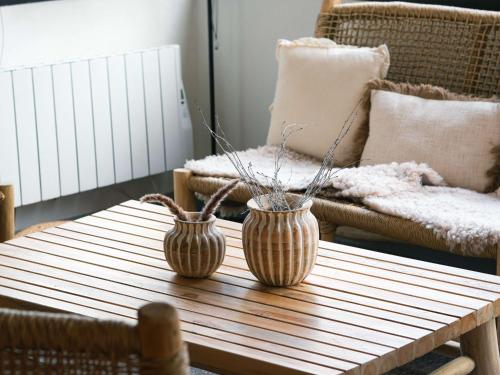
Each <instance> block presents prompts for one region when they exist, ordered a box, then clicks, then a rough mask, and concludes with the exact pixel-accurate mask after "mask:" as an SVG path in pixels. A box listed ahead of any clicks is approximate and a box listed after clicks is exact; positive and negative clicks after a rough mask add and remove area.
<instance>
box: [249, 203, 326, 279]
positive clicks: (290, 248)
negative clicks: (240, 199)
mask: <svg viewBox="0 0 500 375" xmlns="http://www.w3.org/2000/svg"><path fill="white" fill-rule="evenodd" d="M247 205H248V208H249V209H250V213H249V214H248V215H247V217H246V218H245V221H244V222H243V233H242V237H243V250H244V252H245V259H246V261H247V264H248V267H249V268H250V271H251V272H252V273H253V274H254V275H255V277H257V279H259V281H261V282H262V283H264V284H267V285H273V286H289V285H295V284H298V283H300V282H301V281H302V280H304V279H305V278H306V276H307V275H309V273H310V272H311V269H312V268H313V266H314V264H315V263H316V256H317V254H318V241H319V228H318V221H317V220H316V218H315V217H314V215H313V214H312V213H311V210H310V209H311V205H312V201H308V202H306V203H305V204H304V205H303V206H302V207H301V208H299V209H296V210H293V211H266V210H262V209H260V208H259V207H258V205H257V204H256V203H255V201H254V200H253V199H251V200H250V201H248V204H247Z"/></svg>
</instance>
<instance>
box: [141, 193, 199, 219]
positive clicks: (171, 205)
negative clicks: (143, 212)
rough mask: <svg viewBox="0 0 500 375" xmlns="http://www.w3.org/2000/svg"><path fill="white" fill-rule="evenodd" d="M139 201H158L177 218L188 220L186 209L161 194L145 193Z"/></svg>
mask: <svg viewBox="0 0 500 375" xmlns="http://www.w3.org/2000/svg"><path fill="white" fill-rule="evenodd" d="M140 200H141V202H149V203H153V202H154V203H160V204H162V205H163V206H165V207H167V208H168V209H169V210H170V212H171V213H173V214H174V215H175V216H177V217H178V218H179V220H182V221H190V220H189V218H188V215H187V213H186V211H184V210H183V209H182V207H181V206H179V205H178V204H177V203H175V202H174V201H173V199H171V198H169V197H167V196H166V195H163V194H146V195H145V196H143V197H142V198H141V199H140Z"/></svg>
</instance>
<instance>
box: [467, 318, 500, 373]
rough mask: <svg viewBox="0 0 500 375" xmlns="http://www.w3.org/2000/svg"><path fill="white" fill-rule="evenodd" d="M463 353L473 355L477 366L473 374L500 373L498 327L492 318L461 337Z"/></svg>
mask: <svg viewBox="0 0 500 375" xmlns="http://www.w3.org/2000/svg"><path fill="white" fill-rule="evenodd" d="M460 346H461V349H462V353H463V355H466V356H468V357H471V358H472V359H473V360H474V362H475V363H476V368H475V369H474V371H473V372H471V375H500V356H499V353H498V341H497V329H496V324H495V320H494V319H493V320H490V321H489V322H486V323H484V324H482V325H480V326H479V327H477V328H475V329H473V330H472V331H470V332H467V333H466V334H465V335H462V337H461V338H460Z"/></svg>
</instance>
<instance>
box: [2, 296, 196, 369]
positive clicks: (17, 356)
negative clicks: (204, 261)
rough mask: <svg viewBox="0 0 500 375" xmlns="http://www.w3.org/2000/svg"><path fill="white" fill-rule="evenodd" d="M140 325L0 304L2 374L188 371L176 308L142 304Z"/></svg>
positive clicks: (156, 304) (139, 315)
mask: <svg viewBox="0 0 500 375" xmlns="http://www.w3.org/2000/svg"><path fill="white" fill-rule="evenodd" d="M138 318H139V323H138V325H132V324H128V323H125V322H119V321H114V320H113V321H111V320H95V319H90V318H84V317H80V316H77V315H67V314H57V313H46V312H33V311H19V310H9V309H0V332H1V334H0V373H2V374H56V373H57V374H125V373H126V374H139V373H145V374H172V375H187V374H188V373H189V369H188V359H187V351H186V348H185V346H184V344H183V343H182V341H181V339H180V331H179V321H178V318H177V313H176V310H175V309H174V308H173V307H172V306H170V305H167V304H160V303H152V304H149V305H146V306H144V307H142V308H141V309H140V310H139V314H138Z"/></svg>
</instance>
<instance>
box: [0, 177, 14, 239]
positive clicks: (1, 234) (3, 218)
mask: <svg viewBox="0 0 500 375" xmlns="http://www.w3.org/2000/svg"><path fill="white" fill-rule="evenodd" d="M14 216H15V215H14V186H13V185H0V242H4V241H8V240H10V239H12V238H14V234H15V230H16V223H15V218H14Z"/></svg>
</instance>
